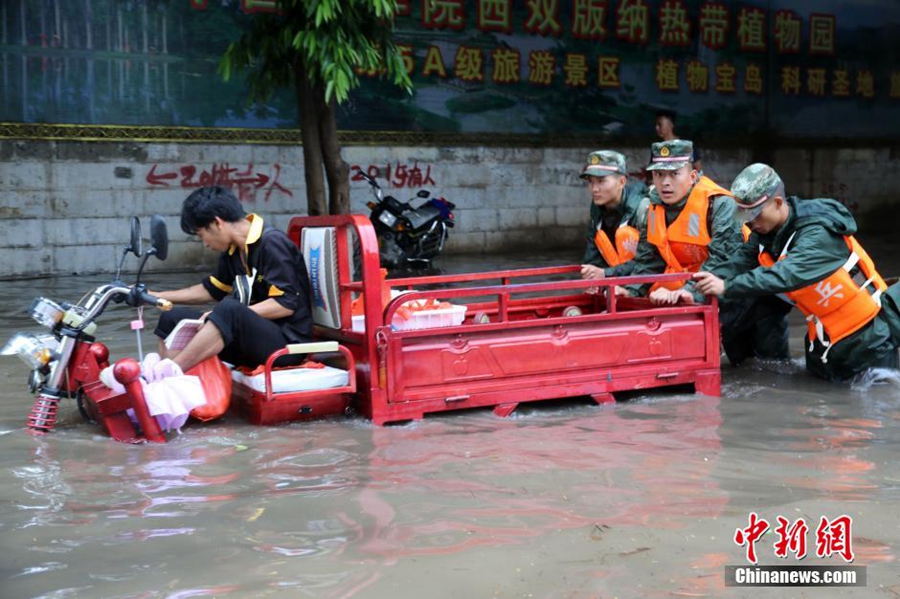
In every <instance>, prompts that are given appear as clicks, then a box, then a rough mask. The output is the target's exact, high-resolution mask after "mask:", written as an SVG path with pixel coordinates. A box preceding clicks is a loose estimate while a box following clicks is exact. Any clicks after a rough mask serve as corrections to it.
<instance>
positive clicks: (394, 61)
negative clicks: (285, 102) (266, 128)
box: [219, 0, 412, 103]
mask: <svg viewBox="0 0 900 599" xmlns="http://www.w3.org/2000/svg"><path fill="white" fill-rule="evenodd" d="M279 7H280V12H279V13H278V14H257V15H254V19H253V25H252V27H251V28H250V30H249V31H248V32H247V33H245V34H244V35H242V36H241V38H240V40H239V41H237V42H233V43H231V44H230V45H229V46H228V49H227V50H226V51H225V54H224V55H223V57H222V59H221V61H220V63H219V73H220V74H221V75H222V78H223V79H224V80H225V81H228V80H229V79H230V78H231V76H232V74H233V73H235V72H236V71H238V70H241V69H248V70H249V75H248V77H247V82H248V84H249V86H250V97H249V98H248V100H249V101H253V100H259V101H265V100H267V99H268V98H269V96H271V95H272V93H273V92H274V91H275V90H276V89H278V88H281V87H289V86H292V85H293V84H294V81H293V78H294V72H295V67H297V66H302V67H303V69H304V71H305V72H306V73H307V76H308V77H309V79H310V83H311V84H316V85H324V87H325V101H326V102H330V101H331V99H332V98H336V99H337V102H338V103H342V102H344V101H345V100H346V99H347V97H348V94H349V93H350V90H352V89H354V88H356V87H358V86H359V76H358V75H357V73H358V72H366V71H368V72H381V73H382V74H383V76H385V77H387V78H388V79H389V80H391V81H392V82H393V84H394V85H397V86H399V87H401V88H402V89H404V90H406V91H408V92H409V91H411V90H412V82H411V81H410V79H409V76H408V75H407V73H406V69H405V68H404V64H403V59H402V57H401V55H400V52H399V50H398V49H397V46H396V45H395V44H394V39H393V34H394V15H395V13H396V10H397V5H396V2H395V0H280V2H279Z"/></svg>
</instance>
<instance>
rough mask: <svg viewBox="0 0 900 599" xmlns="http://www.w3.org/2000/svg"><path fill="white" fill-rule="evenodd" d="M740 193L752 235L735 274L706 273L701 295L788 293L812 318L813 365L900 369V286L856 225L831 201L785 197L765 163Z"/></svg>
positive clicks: (748, 173)
mask: <svg viewBox="0 0 900 599" xmlns="http://www.w3.org/2000/svg"><path fill="white" fill-rule="evenodd" d="M732 192H733V193H734V196H735V199H736V200H737V202H738V208H739V213H738V214H739V216H740V218H741V220H744V221H746V222H747V223H748V224H749V226H750V229H751V231H752V233H751V234H750V237H749V239H748V240H747V243H745V244H744V245H743V246H742V248H741V250H740V251H738V252H736V253H735V256H734V258H733V262H732V266H733V270H732V272H733V273H737V274H732V275H731V276H725V277H724V278H723V277H721V276H717V275H716V274H715V273H709V272H701V273H698V274H697V275H695V281H694V284H695V287H696V289H697V290H698V291H701V292H703V293H706V294H709V295H716V296H720V297H722V298H725V299H730V298H747V297H759V296H765V295H773V294H780V293H783V294H786V295H787V297H788V298H789V299H790V300H791V301H792V302H793V303H795V304H796V305H797V307H798V308H800V310H801V311H802V312H803V313H804V314H805V315H806V317H807V322H808V331H807V339H806V343H805V346H806V367H807V369H808V370H809V371H810V372H812V373H813V374H815V375H817V376H819V377H822V378H825V379H828V380H846V379H849V378H851V377H852V376H853V375H855V374H857V373H859V372H862V371H863V370H866V369H867V368H872V367H876V366H884V367H892V368H896V367H897V351H896V347H897V345H898V342H900V312H898V309H897V306H898V298H900V286H898V285H894V286H892V287H891V288H890V289H888V287H887V285H886V284H885V282H884V280H883V279H882V278H881V276H880V275H879V274H878V271H877V270H876V268H875V265H874V263H873V262H872V260H871V259H870V258H869V256H868V254H866V252H865V250H863V248H862V246H860V245H859V243H858V242H857V241H856V239H855V238H854V237H853V234H854V233H855V232H856V221H855V220H854V219H853V216H852V215H851V214H850V212H849V211H848V210H847V209H846V208H845V207H844V206H843V205H841V204H840V203H838V202H836V201H835V200H830V199H816V200H801V199H798V198H796V197H787V196H785V190H784V183H783V182H782V180H781V177H779V176H778V173H776V172H775V170H774V169H773V168H772V167H770V166H768V165H765V164H759V163H758V164H753V165H750V166H748V167H747V168H745V169H744V170H743V171H742V172H741V173H740V174H739V175H738V176H737V178H736V179H735V180H734V183H733V184H732Z"/></svg>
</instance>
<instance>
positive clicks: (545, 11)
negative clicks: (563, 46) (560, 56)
mask: <svg viewBox="0 0 900 599" xmlns="http://www.w3.org/2000/svg"><path fill="white" fill-rule="evenodd" d="M526 6H527V7H528V16H527V17H526V19H525V31H527V32H529V33H536V34H538V35H544V36H547V35H554V36H559V35H561V34H562V25H561V24H560V22H559V0H527V2H526Z"/></svg>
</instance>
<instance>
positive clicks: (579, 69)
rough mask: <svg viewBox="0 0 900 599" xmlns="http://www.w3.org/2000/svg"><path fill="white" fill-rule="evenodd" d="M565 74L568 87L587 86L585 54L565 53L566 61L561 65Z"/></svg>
mask: <svg viewBox="0 0 900 599" xmlns="http://www.w3.org/2000/svg"><path fill="white" fill-rule="evenodd" d="M563 72H564V73H565V74H566V78H565V83H566V85H567V86H569V87H585V86H587V74H588V63H587V55H585V54H577V53H573V54H566V63H565V64H564V65H563Z"/></svg>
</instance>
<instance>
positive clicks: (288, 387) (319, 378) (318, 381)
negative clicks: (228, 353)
mask: <svg viewBox="0 0 900 599" xmlns="http://www.w3.org/2000/svg"><path fill="white" fill-rule="evenodd" d="M231 378H232V379H234V382H236V383H240V384H241V385H244V386H246V387H250V388H251V389H253V390H254V391H258V392H260V393H265V392H266V375H265V373H262V372H261V373H259V374H257V375H254V376H248V375H246V374H244V373H243V372H241V371H239V370H233V371H232V373H231ZM349 380H350V377H349V376H348V374H347V371H346V370H341V369H340V368H333V367H331V366H326V367H325V368H290V369H288V370H273V371H272V389H273V392H274V393H290V392H292V391H313V390H316V389H332V388H334V387H345V386H347V385H348V384H349V383H348V381H349Z"/></svg>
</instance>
